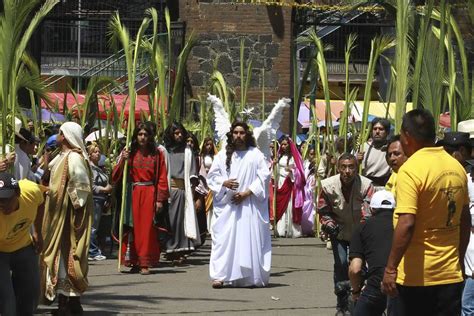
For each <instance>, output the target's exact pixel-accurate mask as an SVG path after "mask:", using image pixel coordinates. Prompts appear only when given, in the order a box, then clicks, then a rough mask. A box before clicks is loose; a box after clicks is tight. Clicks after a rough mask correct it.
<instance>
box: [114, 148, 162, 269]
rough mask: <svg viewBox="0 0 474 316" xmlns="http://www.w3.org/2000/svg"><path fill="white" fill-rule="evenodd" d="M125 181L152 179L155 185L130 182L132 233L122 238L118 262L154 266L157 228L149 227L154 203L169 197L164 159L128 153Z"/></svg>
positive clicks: (157, 250) (119, 169)
mask: <svg viewBox="0 0 474 316" xmlns="http://www.w3.org/2000/svg"><path fill="white" fill-rule="evenodd" d="M128 163H129V167H128V168H129V175H130V176H129V178H128V179H129V181H131V182H132V183H136V182H154V183H155V185H132V205H131V207H132V216H133V234H130V232H132V231H130V232H129V233H126V234H124V236H123V238H122V254H121V255H122V263H123V264H124V265H125V266H140V267H155V266H157V265H158V263H159V259H160V244H159V242H158V230H157V229H156V228H155V227H154V226H153V217H154V214H155V202H163V203H166V201H167V199H168V197H169V191H168V179H167V171H166V164H165V158H164V156H163V153H161V152H159V151H158V150H157V154H156V155H143V154H142V152H141V151H139V150H138V151H137V152H135V153H134V154H133V155H131V156H130V159H129V161H128ZM122 173H123V166H122V164H121V163H120V162H119V163H118V164H117V166H116V167H115V168H114V171H113V173H112V180H113V181H114V182H116V181H119V180H120V179H121V177H122Z"/></svg>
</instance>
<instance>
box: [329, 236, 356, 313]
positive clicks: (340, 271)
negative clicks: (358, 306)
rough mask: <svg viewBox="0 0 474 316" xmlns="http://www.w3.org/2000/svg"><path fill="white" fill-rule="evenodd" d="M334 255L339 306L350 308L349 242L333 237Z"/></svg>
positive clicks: (336, 292) (339, 307) (335, 285)
mask: <svg viewBox="0 0 474 316" xmlns="http://www.w3.org/2000/svg"><path fill="white" fill-rule="evenodd" d="M331 244H332V253H333V256H334V293H335V294H336V296H337V308H338V309H343V310H347V309H348V308H349V301H348V300H349V294H350V289H351V286H350V282H349V242H348V241H345V240H339V239H336V238H331Z"/></svg>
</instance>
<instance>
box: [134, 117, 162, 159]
mask: <svg viewBox="0 0 474 316" xmlns="http://www.w3.org/2000/svg"><path fill="white" fill-rule="evenodd" d="M141 130H145V131H146V132H147V134H148V142H147V143H146V148H147V150H148V151H149V152H150V153H151V154H152V155H154V154H155V153H156V145H155V139H154V138H153V131H152V130H151V129H150V127H149V126H148V125H147V124H146V123H144V122H140V123H138V125H137V126H136V127H135V130H134V131H133V135H132V145H131V146H130V152H131V153H132V154H134V153H136V152H137V150H138V147H139V145H138V133H139V132H140V131H141Z"/></svg>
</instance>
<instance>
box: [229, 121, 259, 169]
mask: <svg viewBox="0 0 474 316" xmlns="http://www.w3.org/2000/svg"><path fill="white" fill-rule="evenodd" d="M239 126H240V127H242V128H243V129H244V130H245V133H246V135H245V145H246V146H247V148H248V147H257V143H256V141H255V138H254V137H253V133H252V131H251V130H250V128H249V126H248V125H247V123H244V122H234V123H232V126H231V127H230V131H229V132H228V133H227V146H226V147H225V150H226V156H227V159H226V166H227V172H229V171H230V163H231V162H232V155H233V153H234V151H235V145H234V137H233V132H234V129H235V128H236V127H239Z"/></svg>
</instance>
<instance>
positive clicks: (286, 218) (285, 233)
mask: <svg viewBox="0 0 474 316" xmlns="http://www.w3.org/2000/svg"><path fill="white" fill-rule="evenodd" d="M278 167H279V170H280V171H279V174H280V177H279V178H278V188H281V186H282V185H283V183H284V182H285V179H286V177H287V176H288V174H289V172H288V171H287V170H286V169H287V168H290V169H294V168H295V161H294V159H293V158H290V161H288V156H286V155H285V156H283V157H281V158H280V160H279V161H278ZM290 179H291V182H294V180H295V179H294V176H293V174H291V176H290ZM291 195H292V197H291V199H290V201H289V202H288V207H287V208H286V211H285V213H283V215H282V216H281V219H280V220H279V221H278V223H277V226H276V230H277V233H278V236H279V237H288V238H298V237H301V236H302V235H303V233H302V231H301V225H298V224H295V223H293V193H292V194H291Z"/></svg>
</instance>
